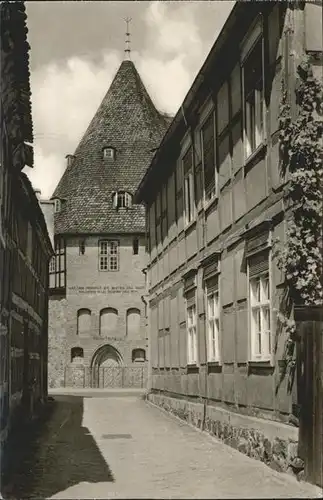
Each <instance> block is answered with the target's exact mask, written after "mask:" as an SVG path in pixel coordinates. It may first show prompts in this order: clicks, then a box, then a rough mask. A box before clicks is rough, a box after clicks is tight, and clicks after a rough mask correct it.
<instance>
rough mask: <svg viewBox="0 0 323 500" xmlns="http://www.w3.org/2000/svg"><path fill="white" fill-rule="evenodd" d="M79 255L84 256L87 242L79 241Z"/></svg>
mask: <svg viewBox="0 0 323 500" xmlns="http://www.w3.org/2000/svg"><path fill="white" fill-rule="evenodd" d="M79 254H80V255H84V254H85V240H80V241H79Z"/></svg>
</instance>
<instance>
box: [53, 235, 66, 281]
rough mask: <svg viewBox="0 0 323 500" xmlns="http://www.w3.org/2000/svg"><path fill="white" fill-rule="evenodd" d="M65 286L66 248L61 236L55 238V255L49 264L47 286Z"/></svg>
mask: <svg viewBox="0 0 323 500" xmlns="http://www.w3.org/2000/svg"><path fill="white" fill-rule="evenodd" d="M65 286H66V249H65V241H64V239H63V238H56V239H55V257H53V258H52V260H51V262H50V265H49V287H50V288H52V289H53V288H64V287H65Z"/></svg>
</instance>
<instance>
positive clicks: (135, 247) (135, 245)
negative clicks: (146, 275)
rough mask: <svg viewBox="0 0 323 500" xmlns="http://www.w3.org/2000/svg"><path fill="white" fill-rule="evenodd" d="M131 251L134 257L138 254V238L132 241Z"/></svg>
mask: <svg viewBox="0 0 323 500" xmlns="http://www.w3.org/2000/svg"><path fill="white" fill-rule="evenodd" d="M132 251H133V254H134V255H138V253H139V238H134V239H133V241H132Z"/></svg>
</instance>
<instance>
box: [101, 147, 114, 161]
mask: <svg viewBox="0 0 323 500" xmlns="http://www.w3.org/2000/svg"><path fill="white" fill-rule="evenodd" d="M103 158H108V159H109V160H114V148H110V147H107V148H104V149H103Z"/></svg>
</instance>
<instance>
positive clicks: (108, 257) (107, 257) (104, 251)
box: [99, 240, 119, 271]
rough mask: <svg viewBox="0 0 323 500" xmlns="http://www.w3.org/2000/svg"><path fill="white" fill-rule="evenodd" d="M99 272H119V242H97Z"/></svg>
mask: <svg viewBox="0 0 323 500" xmlns="http://www.w3.org/2000/svg"><path fill="white" fill-rule="evenodd" d="M99 270H100V271H118V270H119V242H118V241H112V240H104V241H100V242H99Z"/></svg>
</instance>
